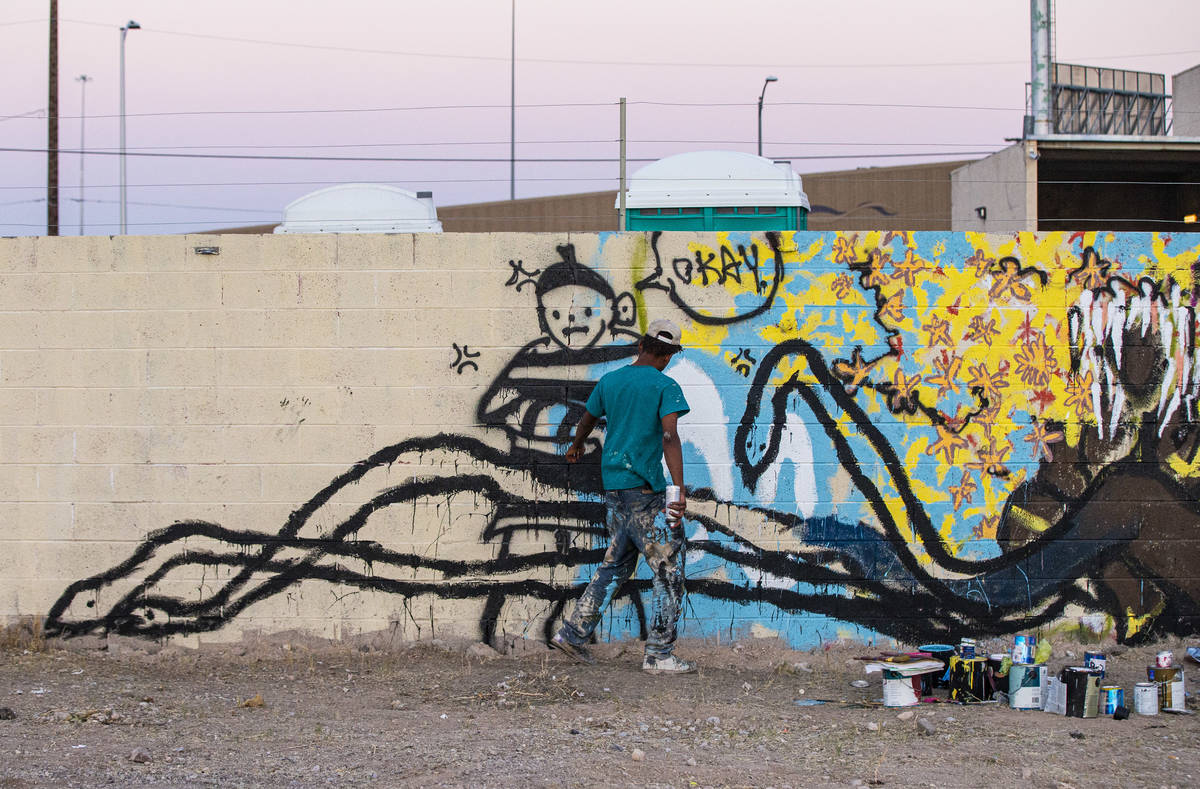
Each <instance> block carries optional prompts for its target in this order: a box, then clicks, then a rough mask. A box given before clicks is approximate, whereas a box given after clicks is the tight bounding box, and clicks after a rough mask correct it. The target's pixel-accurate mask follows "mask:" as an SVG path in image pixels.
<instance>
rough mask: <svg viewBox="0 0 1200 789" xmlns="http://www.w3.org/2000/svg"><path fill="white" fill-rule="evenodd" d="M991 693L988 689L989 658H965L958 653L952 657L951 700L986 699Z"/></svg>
mask: <svg viewBox="0 0 1200 789" xmlns="http://www.w3.org/2000/svg"><path fill="white" fill-rule="evenodd" d="M989 695H990V694H989V693H988V690H987V660H985V659H984V658H964V657H959V656H957V655H955V656H954V657H952V658H950V698H951V700H953V701H986V700H987V699H988V696H989Z"/></svg>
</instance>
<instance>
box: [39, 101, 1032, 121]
mask: <svg viewBox="0 0 1200 789" xmlns="http://www.w3.org/2000/svg"><path fill="white" fill-rule="evenodd" d="M628 104H639V105H643V106H650V107H690V108H701V109H728V108H731V107H741V108H745V107H752V106H756V102H744V101H728V102H711V101H693V102H684V101H649V100H647V101H630V102H628ZM615 106H616V102H611V101H593V102H560V103H546V104H518V105H517V109H521V110H537V109H579V108H581V107H615ZM772 106H775V107H783V106H791V107H855V108H863V107H865V108H877V109H913V110H969V111H980V112H1023V111H1024V107H1015V106H1014V107H981V106H975V105H970V104H901V103H890V102H866V101H776V102H772ZM508 109H510V107H509V105H508V104H429V105H419V106H413V107H341V108H336V109H293V110H175V111H169V112H138V113H126V117H127V118H168V117H182V116H196V115H204V116H223V115H338V114H344V115H350V114H361V113H384V112H427V111H441V110H508ZM60 117H62V118H77V117H79V116H75V115H63V116H60ZM88 117H89V118H117V117H120V116H119V115H89V116H88Z"/></svg>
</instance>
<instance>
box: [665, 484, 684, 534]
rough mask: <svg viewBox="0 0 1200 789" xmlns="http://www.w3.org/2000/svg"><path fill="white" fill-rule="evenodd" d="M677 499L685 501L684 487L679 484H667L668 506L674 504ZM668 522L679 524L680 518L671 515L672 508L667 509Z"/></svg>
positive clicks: (674, 524)
mask: <svg viewBox="0 0 1200 789" xmlns="http://www.w3.org/2000/svg"><path fill="white" fill-rule="evenodd" d="M677 501H683V488H681V487H679V486H678V485H667V506H668V508H669V507H670V505H672V504H674V503H675V502H677ZM667 523H669V524H670V525H672V526H677V525H679V520H678V519H676V518H673V517H672V516H671V510H670V509H667Z"/></svg>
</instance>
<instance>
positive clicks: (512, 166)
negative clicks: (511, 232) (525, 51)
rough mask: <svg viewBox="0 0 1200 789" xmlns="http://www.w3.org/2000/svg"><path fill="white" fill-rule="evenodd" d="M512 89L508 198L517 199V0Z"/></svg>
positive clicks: (514, 3)
mask: <svg viewBox="0 0 1200 789" xmlns="http://www.w3.org/2000/svg"><path fill="white" fill-rule="evenodd" d="M510 29H511V30H512V59H511V69H512V70H511V80H512V81H511V83H510V84H511V91H510V92H509V121H510V123H511V128H510V130H509V134H510V136H509V138H508V140H509V142H508V199H509V200H516V199H517V0H512V26H511V28H510Z"/></svg>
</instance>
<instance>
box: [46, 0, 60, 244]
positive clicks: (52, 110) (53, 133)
mask: <svg viewBox="0 0 1200 789" xmlns="http://www.w3.org/2000/svg"><path fill="white" fill-rule="evenodd" d="M46 116H47V123H46V136H47V139H46V235H48V236H57V235H58V0H50V95H49V98H48V100H47V102H46Z"/></svg>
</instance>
